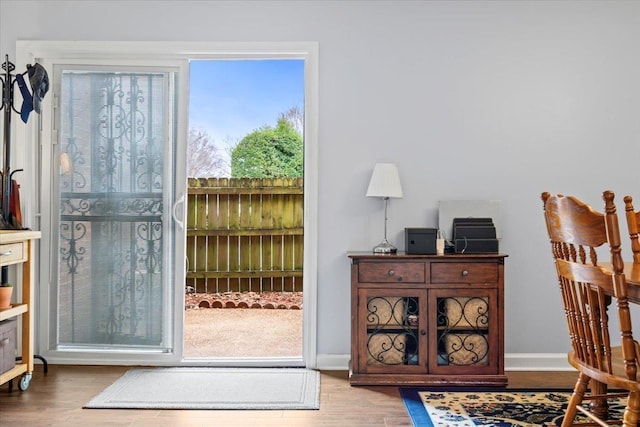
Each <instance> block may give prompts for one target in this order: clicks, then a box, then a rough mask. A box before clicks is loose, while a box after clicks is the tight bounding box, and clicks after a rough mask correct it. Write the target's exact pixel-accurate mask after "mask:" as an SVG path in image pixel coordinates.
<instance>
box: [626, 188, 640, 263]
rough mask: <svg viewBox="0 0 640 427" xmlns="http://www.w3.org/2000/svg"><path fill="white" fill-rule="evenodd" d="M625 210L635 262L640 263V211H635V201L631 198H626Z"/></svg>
mask: <svg viewBox="0 0 640 427" xmlns="http://www.w3.org/2000/svg"><path fill="white" fill-rule="evenodd" d="M623 200H624V210H625V211H626V216H627V228H628V229H629V237H630V238H631V251H632V252H633V262H636V263H640V228H639V227H640V211H638V212H635V211H634V210H633V199H632V198H631V196H625V197H624V199H623Z"/></svg>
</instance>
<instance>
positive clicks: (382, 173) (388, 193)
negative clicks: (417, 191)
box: [367, 163, 402, 199]
mask: <svg viewBox="0 0 640 427" xmlns="http://www.w3.org/2000/svg"><path fill="white" fill-rule="evenodd" d="M367 197H393V198H397V199H400V198H402V186H401V185H400V175H399V174H398V168H397V167H396V165H395V164H394V163H376V166H375V167H374V168H373V173H372V174H371V180H370V181H369V188H367Z"/></svg>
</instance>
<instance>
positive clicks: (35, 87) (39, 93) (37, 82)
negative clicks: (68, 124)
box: [27, 62, 49, 114]
mask: <svg viewBox="0 0 640 427" xmlns="http://www.w3.org/2000/svg"><path fill="white" fill-rule="evenodd" d="M27 73H28V74H29V83H30V84H31V91H32V92H33V109H34V110H35V111H36V113H38V114H40V103H41V102H42V100H43V99H44V96H45V94H46V93H47V91H48V90H49V76H48V75H47V70H45V69H44V67H43V66H42V65H40V64H38V63H37V62H36V63H35V65H27Z"/></svg>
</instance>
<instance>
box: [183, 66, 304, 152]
mask: <svg viewBox="0 0 640 427" xmlns="http://www.w3.org/2000/svg"><path fill="white" fill-rule="evenodd" d="M190 67H191V71H190V78H191V88H190V100H189V128H196V129H202V130H204V131H205V132H207V133H208V134H209V135H210V136H211V137H212V138H213V140H214V141H215V142H216V145H218V146H224V143H225V141H227V140H229V139H231V140H232V141H233V142H239V141H240V140H241V139H242V138H243V137H245V136H246V135H247V134H249V133H251V132H253V131H254V130H256V129H259V128H261V127H263V126H265V125H267V126H271V127H274V126H275V125H276V122H277V120H278V117H279V116H280V114H281V113H284V112H285V111H287V110H289V109H290V108H291V107H295V106H298V107H299V108H300V109H301V110H304V61H303V60H215V61H191V63H190Z"/></svg>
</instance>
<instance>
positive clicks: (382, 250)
mask: <svg viewBox="0 0 640 427" xmlns="http://www.w3.org/2000/svg"><path fill="white" fill-rule="evenodd" d="M396 252H398V248H396V247H395V246H393V245H392V244H390V243H389V242H387V241H386V240H384V241H382V243H380V244H378V245H376V246H375V247H374V248H373V253H374V254H395V253H396Z"/></svg>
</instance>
